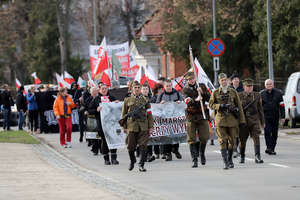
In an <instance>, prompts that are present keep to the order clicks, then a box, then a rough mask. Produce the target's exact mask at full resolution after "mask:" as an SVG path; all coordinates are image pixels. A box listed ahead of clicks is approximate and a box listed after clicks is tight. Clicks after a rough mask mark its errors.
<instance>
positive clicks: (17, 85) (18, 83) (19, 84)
mask: <svg viewBox="0 0 300 200" xmlns="http://www.w3.org/2000/svg"><path fill="white" fill-rule="evenodd" d="M21 85H22V84H21V83H20V81H19V80H18V79H17V78H16V88H17V89H18V90H19V89H20V87H21Z"/></svg>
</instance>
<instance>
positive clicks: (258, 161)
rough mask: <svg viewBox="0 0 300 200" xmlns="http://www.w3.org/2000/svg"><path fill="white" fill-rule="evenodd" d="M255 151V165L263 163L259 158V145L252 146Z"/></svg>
mask: <svg viewBox="0 0 300 200" xmlns="http://www.w3.org/2000/svg"><path fill="white" fill-rule="evenodd" d="M254 151H255V163H264V161H263V160H262V159H261V157H260V145H259V144H258V145H254Z"/></svg>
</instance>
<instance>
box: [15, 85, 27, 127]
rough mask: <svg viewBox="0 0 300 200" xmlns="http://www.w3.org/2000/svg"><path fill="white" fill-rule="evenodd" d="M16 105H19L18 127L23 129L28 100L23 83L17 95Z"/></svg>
mask: <svg viewBox="0 0 300 200" xmlns="http://www.w3.org/2000/svg"><path fill="white" fill-rule="evenodd" d="M16 105H17V110H18V116H19V120H18V127H19V130H23V123H24V120H25V113H26V111H27V100H26V97H25V95H24V86H23V85H22V86H21V87H20V89H19V91H18V93H17V97H16Z"/></svg>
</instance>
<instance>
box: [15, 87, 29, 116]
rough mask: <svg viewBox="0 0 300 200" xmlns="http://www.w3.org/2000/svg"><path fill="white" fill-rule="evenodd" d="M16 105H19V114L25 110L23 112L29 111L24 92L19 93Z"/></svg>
mask: <svg viewBox="0 0 300 200" xmlns="http://www.w3.org/2000/svg"><path fill="white" fill-rule="evenodd" d="M16 105H17V110H18V112H20V110H23V112H26V110H27V100H26V97H25V96H24V94H23V91H19V92H18V93H17V97H16Z"/></svg>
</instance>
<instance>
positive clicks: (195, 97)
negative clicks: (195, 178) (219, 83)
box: [182, 72, 210, 168]
mask: <svg viewBox="0 0 300 200" xmlns="http://www.w3.org/2000/svg"><path fill="white" fill-rule="evenodd" d="M185 79H186V80H187V83H188V84H187V85H186V86H185V87H184V88H183V91H182V92H183V95H184V99H185V103H186V104H187V108H186V110H185V113H186V128H187V142H188V144H189V146H190V151H191V156H192V159H193V165H192V168H196V167H198V157H199V151H200V159H201V164H202V165H205V164H206V158H205V148H206V143H207V141H208V139H209V127H208V119H209V111H208V109H207V107H206V106H204V112H205V113H202V109H201V104H200V101H202V103H203V105H205V102H208V101H209V98H210V94H209V92H208V90H207V88H206V87H205V85H204V84H199V87H198V86H197V84H196V81H195V75H194V73H193V72H188V73H187V74H186V75H185ZM199 93H201V96H202V97H199ZM197 137H198V138H199V140H200V141H198V140H197Z"/></svg>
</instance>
